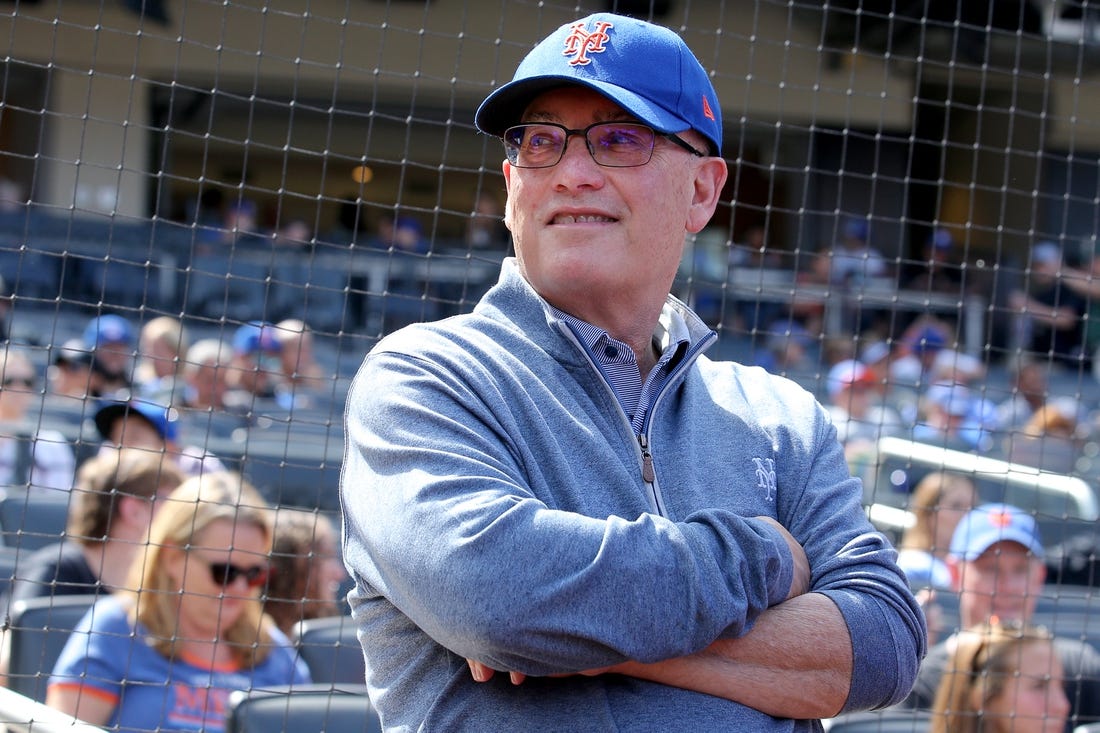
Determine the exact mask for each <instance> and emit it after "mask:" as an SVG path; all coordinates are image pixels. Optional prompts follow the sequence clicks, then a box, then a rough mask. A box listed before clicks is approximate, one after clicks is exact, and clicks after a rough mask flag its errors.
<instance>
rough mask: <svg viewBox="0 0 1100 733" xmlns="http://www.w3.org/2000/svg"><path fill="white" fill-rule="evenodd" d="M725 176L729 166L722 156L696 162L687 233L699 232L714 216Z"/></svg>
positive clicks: (727, 173) (724, 182) (727, 174)
mask: <svg viewBox="0 0 1100 733" xmlns="http://www.w3.org/2000/svg"><path fill="white" fill-rule="evenodd" d="M727 176H729V168H728V166H727V165H726V161H725V160H724V159H723V158H717V157H710V158H703V159H702V160H701V161H699V162H698V163H697V164H696V171H695V187H694V189H693V191H692V198H691V209H690V210H689V211H688V218H687V222H686V229H687V231H688V233H689V234H697V233H699V232H701V231H702V230H703V227H705V226H706V225H707V224H708V223H709V222H710V219H711V217H712V216H714V210H715V209H717V208H718V201H719V199H720V198H721V196H722V188H723V187H724V186H725V185H726V177H727Z"/></svg>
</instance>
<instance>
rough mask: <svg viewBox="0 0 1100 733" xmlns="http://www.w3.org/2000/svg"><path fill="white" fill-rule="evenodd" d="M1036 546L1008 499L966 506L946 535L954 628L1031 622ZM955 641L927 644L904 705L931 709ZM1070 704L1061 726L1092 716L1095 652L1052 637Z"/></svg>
mask: <svg viewBox="0 0 1100 733" xmlns="http://www.w3.org/2000/svg"><path fill="white" fill-rule="evenodd" d="M1043 557H1044V548H1043V543H1042V541H1041V538H1040V537H1039V528H1038V525H1036V523H1035V519H1034V518H1033V517H1032V516H1031V515H1030V514H1028V513H1026V512H1024V511H1023V510H1022V509H1020V508H1018V507H1015V506H1011V505H1008V504H997V503H994V504H983V505H981V506H978V507H975V508H974V509H972V510H971V511H970V512H968V513H967V514H966V515H965V516H964V517H963V518H962V520H961V521H960V522H959V525H958V526H957V527H956V528H955V533H954V535H953V536H952V538H951V550H950V552H949V553H948V556H947V565H948V568H949V569H950V571H951V576H952V585H953V588H954V590H955V592H956V593H957V594H958V600H959V620H958V629H956V633H957V632H958V631H959V630H962V629H968V628H973V627H974V626H977V625H979V624H983V623H989V622H991V621H1000V622H1001V623H1013V622H1016V623H1024V624H1027V623H1031V622H1032V617H1033V616H1034V615H1035V606H1036V603H1037V602H1038V600H1039V597H1040V595H1042V593H1043V583H1044V582H1045V581H1046V565H1045V564H1044V562H1043ZM956 643H957V637H956V635H955V634H952V635H951V636H949V637H947V638H946V639H944V640H943V641H941V642H939V643H938V644H936V645H934V646H933V647H932V648H931V649H929V651H928V656H927V657H925V659H924V662H923V663H922V664H921V668H920V675H919V677H918V678H917V684H916V686H915V687H914V688H913V694H912V695H911V696H910V698H909V700H908V702H907V704H909V705H912V706H914V707H918V708H929V709H930V708H931V707H932V702H933V699H934V697H935V694H936V689H937V688H938V687H939V683H940V679H941V677H942V676H943V671H944V669H945V667H946V665H947V662H948V659H949V658H950V656H951V653H952V649H953V648H954V646H955V644H956ZM1055 649H1056V651H1057V653H1058V656H1059V657H1060V658H1061V660H1062V663H1063V664H1064V665H1065V685H1066V697H1067V698H1069V701H1070V704H1071V706H1072V711H1071V714H1070V722H1069V724H1068V725H1067V731H1069V730H1072V729H1073V728H1074V727H1075V726H1077V725H1081V724H1082V723H1086V722H1094V721H1097V720H1100V653H1098V652H1097V651H1096V649H1094V648H1093V647H1092V646H1091V645H1089V644H1088V643H1086V642H1084V641H1082V640H1081V639H1079V638H1069V637H1063V636H1058V637H1056V638H1055Z"/></svg>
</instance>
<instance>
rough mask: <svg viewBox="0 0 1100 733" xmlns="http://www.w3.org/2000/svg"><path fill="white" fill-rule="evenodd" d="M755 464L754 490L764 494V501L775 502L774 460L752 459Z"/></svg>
mask: <svg viewBox="0 0 1100 733" xmlns="http://www.w3.org/2000/svg"><path fill="white" fill-rule="evenodd" d="M752 462H753V463H755V464H756V488H758V489H760V490H761V491H763V492H764V500H765V501H775V491H776V487H775V460H774V459H772V458H753V459H752Z"/></svg>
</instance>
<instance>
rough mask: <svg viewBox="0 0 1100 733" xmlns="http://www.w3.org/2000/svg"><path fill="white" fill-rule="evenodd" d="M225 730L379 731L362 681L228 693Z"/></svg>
mask: <svg viewBox="0 0 1100 733" xmlns="http://www.w3.org/2000/svg"><path fill="white" fill-rule="evenodd" d="M228 708H229V712H228V716H227V718H226V723H225V733H275V732H276V731H333V732H335V731H356V733H360V732H361V733H382V724H381V723H380V722H379V720H378V714H377V713H375V712H374V708H373V707H371V704H370V699H369V698H368V697H367V688H366V685H341V686H339V687H333V686H330V685H294V686H286V687H280V688H272V689H265V690H239V691H237V692H234V693H233V694H231V695H230V696H229V702H228Z"/></svg>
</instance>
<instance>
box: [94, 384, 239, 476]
mask: <svg viewBox="0 0 1100 733" xmlns="http://www.w3.org/2000/svg"><path fill="white" fill-rule="evenodd" d="M95 426H96V429H97V430H98V431H99V434H100V436H101V437H102V438H103V440H104V441H105V444H104V447H103V450H104V451H108V450H114V449H117V448H137V449H141V450H148V451H154V452H157V453H163V454H164V455H165V456H167V457H169V458H170V459H172V460H173V461H174V462H175V463H176V465H177V467H178V468H179V469H180V470H182V471H183V472H184V473H185V474H187V475H188V476H194V475H196V474H199V473H203V472H209V471H221V470H225V466H224V465H223V464H222V462H221V461H220V460H218V458H217V457H216V456H214V455H211V454H209V453H207V452H206V451H204V450H203V449H202V448H198V447H195V446H182V445H180V429H179V414H178V413H177V412H176V410H174V409H172V408H170V407H165V406H164V405H159V404H156V403H154V402H150V401H147V400H142V399H132V400H125V401H117V402H108V403H106V404H104V405H103V406H102V407H100V408H99V410H98V411H96V413H95Z"/></svg>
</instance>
